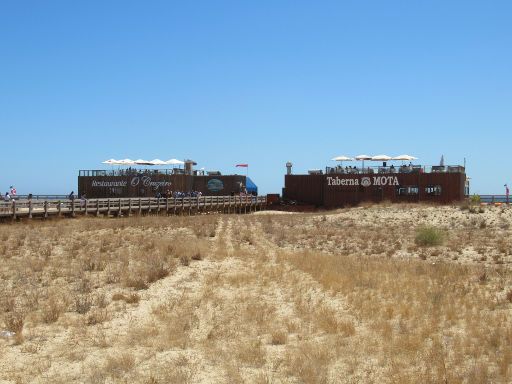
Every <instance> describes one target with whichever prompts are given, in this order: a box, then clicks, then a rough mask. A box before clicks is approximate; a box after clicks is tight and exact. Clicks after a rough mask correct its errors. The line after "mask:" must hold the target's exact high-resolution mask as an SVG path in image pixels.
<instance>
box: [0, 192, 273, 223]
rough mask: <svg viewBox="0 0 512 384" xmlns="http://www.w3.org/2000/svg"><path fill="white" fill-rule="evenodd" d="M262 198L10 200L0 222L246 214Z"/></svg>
mask: <svg viewBox="0 0 512 384" xmlns="http://www.w3.org/2000/svg"><path fill="white" fill-rule="evenodd" d="M266 205H267V198H266V196H203V197H184V198H169V199H165V198H160V199H157V198H147V197H146V198H123V199H88V200H84V201H82V200H79V199H76V200H13V201H9V202H0V219H1V220H4V221H5V220H9V219H11V220H16V219H20V218H29V219H32V218H42V219H45V218H48V217H50V216H57V217H58V216H67V217H75V216H78V215H84V216H86V215H96V216H102V215H103V216H131V215H142V214H159V213H161V214H168V215H192V214H197V213H209V212H220V213H249V212H255V211H260V210H263V209H265V208H266Z"/></svg>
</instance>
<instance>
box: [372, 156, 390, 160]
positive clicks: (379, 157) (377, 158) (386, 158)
mask: <svg viewBox="0 0 512 384" xmlns="http://www.w3.org/2000/svg"><path fill="white" fill-rule="evenodd" d="M370 160H371V161H389V160H391V157H390V156H388V155H377V156H373V157H372V158H371V159H370Z"/></svg>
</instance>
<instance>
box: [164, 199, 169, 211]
mask: <svg viewBox="0 0 512 384" xmlns="http://www.w3.org/2000/svg"><path fill="white" fill-rule="evenodd" d="M165 213H167V215H168V214H169V194H167V197H166V198H165Z"/></svg>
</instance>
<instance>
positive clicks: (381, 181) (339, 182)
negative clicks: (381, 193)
mask: <svg viewBox="0 0 512 384" xmlns="http://www.w3.org/2000/svg"><path fill="white" fill-rule="evenodd" d="M327 185H329V186H359V185H362V186H363V187H370V186H372V185H374V186H381V187H383V186H386V185H390V186H395V185H400V184H399V183H398V177H396V176H373V177H362V178H361V179H356V178H354V179H351V178H340V177H338V176H336V177H331V176H328V177H327Z"/></svg>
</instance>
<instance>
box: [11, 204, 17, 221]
mask: <svg viewBox="0 0 512 384" xmlns="http://www.w3.org/2000/svg"><path fill="white" fill-rule="evenodd" d="M11 205H12V219H13V220H16V200H13V201H12V204H11Z"/></svg>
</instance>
